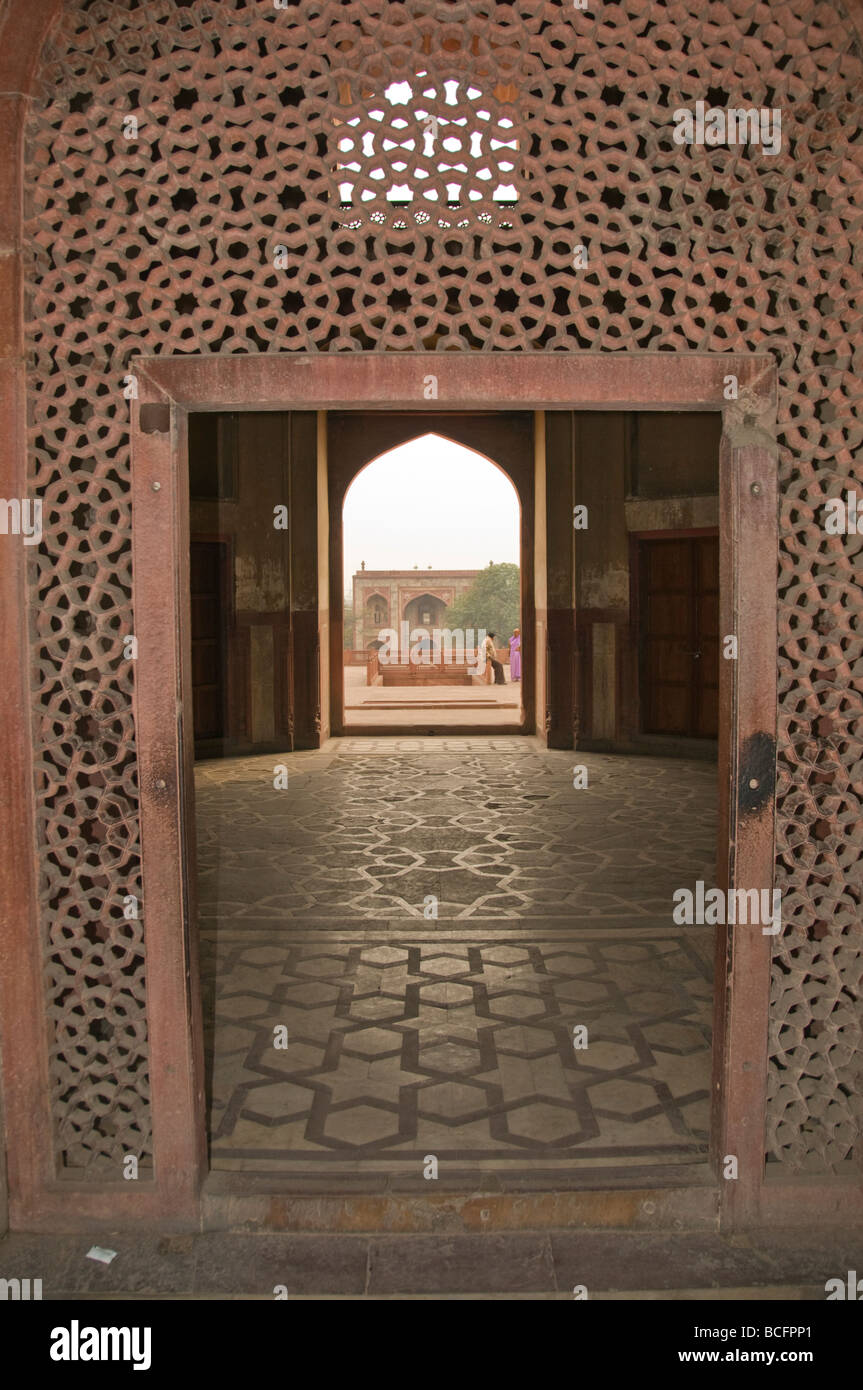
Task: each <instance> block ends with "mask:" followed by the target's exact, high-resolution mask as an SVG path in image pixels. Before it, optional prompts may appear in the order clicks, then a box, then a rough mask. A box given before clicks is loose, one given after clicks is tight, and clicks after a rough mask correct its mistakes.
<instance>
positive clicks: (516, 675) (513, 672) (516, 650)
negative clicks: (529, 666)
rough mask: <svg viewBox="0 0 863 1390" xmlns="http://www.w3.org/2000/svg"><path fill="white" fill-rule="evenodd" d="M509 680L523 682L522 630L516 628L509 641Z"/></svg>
mask: <svg viewBox="0 0 863 1390" xmlns="http://www.w3.org/2000/svg"><path fill="white" fill-rule="evenodd" d="M509 678H510V680H513V681H520V680H521V629H520V628H516V629H515V630H514V632H513V634H512V636H511V637H510V639H509Z"/></svg>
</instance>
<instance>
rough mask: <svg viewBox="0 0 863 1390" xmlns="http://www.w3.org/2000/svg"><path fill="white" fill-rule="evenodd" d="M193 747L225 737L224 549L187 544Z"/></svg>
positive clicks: (203, 543) (218, 543) (222, 544)
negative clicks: (194, 744) (203, 741)
mask: <svg viewBox="0 0 863 1390" xmlns="http://www.w3.org/2000/svg"><path fill="white" fill-rule="evenodd" d="M189 549H190V577H191V585H190V588H191V599H192V708H193V714H194V721H195V742H196V744H199V743H200V742H201V741H202V740H205V739H223V738H225V737H226V735H227V704H228V701H227V623H228V611H227V609H228V597H227V595H228V589H227V581H228V546H227V543H226V542H225V541H195V540H193V541H192V542H191V544H190V548H189Z"/></svg>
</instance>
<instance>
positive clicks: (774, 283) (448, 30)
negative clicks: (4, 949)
mask: <svg viewBox="0 0 863 1390" xmlns="http://www.w3.org/2000/svg"><path fill="white" fill-rule="evenodd" d="M853 33H854V31H853V29H852V28H851V26H850V24H849V22H848V18H847V15H845V14H844V13H843V11H842V9H841V7H839V6H838V5H831V4H829V3H827V4H814V3H812V2H811V0H787V3H785V4H782V5H765V4H763V3H755V0H725V3H719V2H718V0H717V2H716V3H712V2H711V0H698V3H692V4H682V3H679V2H678V0H667V3H662V0H651V3H650V4H646V3H644V0H625V2H624V3H622V4H597V5H594V6H592V7H591V9H590V10H589V11H583V10H579V9H577V8H576V7H575V6H574V5H573V4H571V3H568V0H560V3H540V0H530V3H519V4H513V5H506V4H496V5H489V4H486V3H483V2H482V0H481V2H480V3H477V0H471V3H452V4H449V3H440V2H439V0H409V3H405V4H384V3H382V0H343V3H337V0H315V3H311V0H299V3H296V4H291V5H289V6H288V8H286V9H279V8H276V6H275V5H274V4H273V3H272V2H271V0H186V3H180V0H147V3H142V2H141V0H110V2H109V0H77V3H69V4H68V6H67V8H66V10H65V12H64V13H63V15H62V17H61V19H60V21H59V22H58V23H57V25H56V26H55V28H54V30H53V32H52V34H51V36H50V39H49V43H48V46H47V48H46V51H45V53H44V55H43V61H42V65H41V69H40V90H39V93H38V95H37V99H36V101H35V102H34V104H33V107H32V112H31V118H30V121H29V124H28V128H27V133H26V190H25V196H26V199H27V225H26V235H27V240H28V253H27V254H28V267H27V315H28V319H29V329H28V333H29V337H28V400H29V410H30V421H31V466H32V484H33V486H35V487H36V488H37V489H38V491H39V492H40V493H41V494H42V495H43V497H44V499H45V518H44V520H45V539H44V542H43V544H42V546H41V548H40V550H39V552H38V557H37V559H36V560H34V562H33V574H32V635H33V710H34V715H33V717H34V733H35V738H36V742H37V745H38V753H37V758H38V765H37V767H38V783H37V795H38V807H39V836H40V852H41V911H42V923H43V926H42V930H43V933H44V947H45V961H46V967H45V968H46V978H47V986H48V990H49V996H50V1016H51V1020H52V1022H53V1025H54V1042H53V1050H52V1072H53V1083H54V1105H55V1115H56V1120H57V1145H58V1152H59V1153H60V1154H61V1155H62V1159H61V1161H62V1162H64V1163H65V1164H66V1165H67V1166H68V1167H72V1168H75V1169H85V1170H89V1171H91V1172H94V1173H96V1174H98V1173H99V1171H100V1169H101V1168H102V1167H103V1166H104V1164H105V1163H110V1164H111V1165H112V1166H113V1165H115V1164H116V1163H117V1162H118V1160H119V1156H120V1155H121V1154H122V1153H123V1152H134V1153H137V1154H139V1155H142V1156H144V1157H145V1158H146V1155H147V1154H148V1153H149V1152H150V1151H151V1150H150V1121H149V1104H148V1094H147V1040H146V1001H145V993H144V990H145V973H144V972H145V956H144V936H143V934H142V929H143V928H144V927H145V924H146V903H143V904H142V909H141V914H140V917H139V918H137V919H136V918H135V917H134V916H133V915H130V914H131V913H132V912H133V911H134V904H132V903H131V902H130V899H131V898H134V897H138V898H140V896H141V887H140V882H139V878H138V874H139V844H138V822H137V802H136V781H135V728H134V722H133V717H132V707H131V701H132V688H133V669H134V665H133V662H132V661H130V660H128V659H127V657H126V655H125V654H124V645H123V638H124V636H125V635H128V634H131V633H132V632H133V631H134V623H133V614H132V611H131V600H132V579H131V574H130V555H129V549H130V546H129V542H130V524H131V520H130V515H129V505H128V485H129V440H128V415H129V407H128V402H127V401H126V400H124V398H123V381H124V377H125V376H126V375H127V373H129V372H132V371H133V370H134V359H135V357H136V355H137V354H139V353H182V352H193V351H194V352H207V353H250V352H289V351H296V350H304V351H317V352H344V351H354V352H356V351H378V352H383V351H397V350H401V351H409V350H416V349H420V348H423V349H426V350H439V351H445V350H450V349H452V350H460V351H483V352H515V353H518V352H520V351H524V350H526V349H532V350H544V351H548V352H555V351H567V350H572V349H575V348H581V349H596V350H601V351H606V352H614V351H618V352H619V351H624V350H643V349H647V348H650V349H653V350H656V349H661V350H665V351H668V352H670V353H673V352H687V351H696V350H697V351H702V352H703V351H715V352H732V351H733V352H747V351H756V350H758V351H764V350H769V351H770V352H771V353H773V355H774V356H775V358H776V361H777V364H778V366H779V371H780V399H779V424H778V428H779V443H780V464H779V466H780V470H781V486H782V516H781V549H780V555H779V557H778V559H779V645H778V660H779V678H780V715H779V761H778V825H777V866H778V869H777V872H778V884H779V886H780V887H781V888H782V889H783V892H784V908H783V917H784V922H785V928H784V932H783V935H782V937H781V939H780V940H779V941H778V943H777V945H776V949H775V958H774V965H773V980H772V1002H771V1013H772V1022H771V1030H770V1039H769V1052H770V1060H771V1068H770V1095H769V1111H768V1134H767V1145H766V1147H767V1152H768V1154H769V1156H770V1158H771V1159H773V1160H777V1161H779V1162H780V1163H782V1164H785V1165H788V1166H789V1167H790V1168H792V1169H795V1170H807V1171H829V1170H830V1169H835V1168H837V1167H838V1166H840V1165H842V1164H843V1163H845V1162H847V1161H848V1160H849V1159H853V1158H854V1157H859V1150H858V1151H857V1152H856V1153H855V1147H854V1146H855V1143H857V1142H858V1141H857V1140H856V1135H857V1134H858V1132H859V1128H860V1123H859V1122H860V1114H861V1101H860V1099H859V1096H860V1085H859V1079H860V1078H859V1071H860V1057H861V1055H863V1040H861V1011H860V977H861V966H863V942H861V930H863V928H861V920H860V919H861V901H860V900H861V879H863V874H861V857H863V816H861V787H863V764H861V760H860V748H861V732H863V722H861V700H863V695H861V682H860V670H861V636H860V627H859V615H860V612H861V609H863V592H861V586H860V578H859V567H860V564H861V553H860V552H861V544H863V542H861V538H860V537H857V536H854V537H851V536H829V535H827V534H826V533H825V530H824V527H823V525H822V513H823V504H824V502H825V500H826V499H827V498H828V497H831V496H838V495H841V494H843V493H844V492H846V491H847V490H849V489H851V488H853V487H854V484H855V474H856V479H857V486H858V487H860V486H861V478H860V470H859V454H858V455H857V459H858V463H857V465H856V466H855V451H858V450H859V448H860V444H861V434H863V431H861V421H860V415H859V401H860V399H861V389H860V388H861V370H860V368H861V360H860V354H861V344H860V337H859V331H858V333H857V339H856V343H855V341H854V337H853V330H854V328H855V326H856V327H857V328H858V329H859V317H858V315H859V312H860V303H861V293H860V291H861V271H860V267H859V261H858V264H857V265H856V267H855V265H854V263H853V256H852V243H853V237H854V235H855V233H856V234H857V235H858V236H859V231H860V193H861V185H863V169H861V161H863V142H861V141H860V139H859V134H860V132H859V124H860V111H859V106H858V105H857V104H856V103H857V94H858V93H859V91H860V90H861V87H863V62H861V55H860V52H859V50H858V49H857V48H856V47H855V40H854V37H853ZM393 83H399V84H401V86H400V93H401V98H402V99H401V100H400V101H399V103H398V104H395V103H394V102H393V101H392V100H390V98H389V97H388V96H386V95H385V94H386V93H387V92H388V91H389V89H390V86H391V84H393ZM447 84H449V85H447ZM700 100H704V101H706V102H707V103H708V104H711V103H712V104H715V105H718V106H725V105H737V106H746V107H749V106H755V107H761V106H764V107H769V108H780V109H781V112H782V119H783V148H782V152H781V153H780V154H778V155H772V156H771V155H768V154H766V153H764V151H763V150H762V148H761V147H760V146H757V145H754V146H753V145H750V146H731V147H727V146H717V147H709V146H694V145H693V146H680V145H677V144H676V143H675V142H674V141H673V139H672V131H673V128H674V125H673V119H672V113H673V112H674V110H675V108H677V107H681V106H685V107H688V108H690V109H692V108H693V107H694V103H695V102H696V101H700ZM375 113H377V114H375ZM130 116H132V117H135V118H136V120H137V130H135V127H134V124H133V123H131V122H129V121H127V120H125V118H127V117H130ZM432 118H436V119H437V121H438V124H437V126H435V125H434V124H432ZM414 130H415V131H416V139H415V140H414V139H413V135H412V132H413V131H414ZM459 132H461V136H460V135H459ZM468 135H469V136H470V140H468V138H467V137H468ZM127 136H131V137H132V138H127ZM447 138H450V140H451V141H453V142H454V141H458V140H460V141H461V147H460V148H458V147H456V146H455V145H454V144H453V146H452V147H451V148H447V146H446V139H447ZM351 139H353V140H354V142H355V143H354V145H353V146H352V147H351V148H348V146H347V143H346V142H347V141H348V140H351ZM855 140H856V144H855V143H854V142H855ZM363 141H365V144H363ZM352 163H353V164H354V165H355V166H356V167H354V168H353V169H351V168H350V167H349V166H350V165H351V164H352ZM348 184H350V185H351V187H352V189H353V192H352V193H351V194H350V196H351V197H352V198H353V200H354V203H353V205H352V206H349V207H344V206H341V205H340V189H343V187H344V186H345V185H348ZM390 190H395V191H394V193H393V196H392V197H388V196H387V194H388V192H389V191H390ZM429 190H431V191H432V192H433V193H436V194H437V196H436V197H428V196H426V195H427V194H428V192H429ZM364 195H370V196H364ZM459 199H462V200H463V201H462V202H461V203H459V202H458V200H459ZM453 203H455V204H457V205H456V206H450V204H453ZM577 246H582V247H584V248H585V252H586V264H585V263H584V255H583V254H582V255H581V256H580V257H578V258H577V259H578V260H579V261H580V264H579V266H578V268H576V267H575V266H574V263H573V262H574V251H575V248H576V247H577ZM278 248H283V249H282V251H281V252H280V251H279V249H278ZM277 257H281V259H280V261H279V266H278V268H277V266H276V258H277ZM855 566H857V570H858V572H857V574H856V575H855Z"/></svg>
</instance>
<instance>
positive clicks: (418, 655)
mask: <svg viewBox="0 0 863 1390" xmlns="http://www.w3.org/2000/svg"><path fill="white" fill-rule="evenodd" d="M534 447H535V438H534V422H533V419H532V417H531V416H530V415H527V414H518V415H512V416H503V415H494V416H485V415H475V416H468V415H456V416H451V417H450V416H441V415H440V414H436V415H434V416H432V415H431V414H428V415H425V414H415V415H404V414H393V415H388V414H387V415H384V414H381V413H377V414H376V415H374V416H367V415H360V414H356V415H353V414H337V415H331V416H330V417H329V418H328V435H327V462H328V477H329V525H330V602H331V608H330V637H331V645H330V673H331V674H330V679H331V691H330V701H331V704H330V709H331V731H332V733H333V734H334V735H338V734H342V733H346V732H347V733H362V732H365V731H368V732H372V731H373V732H375V733H381V732H387V731H390V732H404V731H410V730H411V729H414V730H417V731H422V732H438V731H440V732H455V731H459V730H461V731H467V732H470V731H476V732H481V731H487V732H492V731H494V732H499V733H532V732H534V731H535V728H536V720H535V709H536V690H535V679H534V672H535V655H534V654H535V651H536V642H535V632H534V629H535V614H536V610H535V599H534V553H533V552H534V527H533V518H534V492H533V487H534ZM486 569H489V570H490V571H492V573H491V574H489V575H486V574H485V573H484V571H485V570H486ZM499 590H500V602H498V601H497V599H498V591H499ZM488 593H491V594H493V595H494V601H493V602H490V601H489V600H488V599H486V598H484V597H483V595H484V594H488ZM450 614H452V615H453V619H454V621H453V622H452V623H450V622H449V621H448V615H450ZM462 619H464V621H462ZM516 628H518V629H520V634H521V652H520V655H521V663H520V666H521V669H520V670H516V673H515V675H516V678H515V679H513V672H512V670H511V669H507V668H508V663H509V642H510V638H511V637H512V636H513V632H514V631H515V629H516ZM504 629H506V630H504ZM491 631H495V638H494V641H495V647H496V659H497V660H498V661H499V664H500V665H501V667H503V670H502V672H501V673H499V676H498V679H500V675H502V677H503V681H504V684H491V683H490V681H491V675H492V673H491V669H490V668H488V669H487V667H486V664H485V659H484V656H483V655H482V654H481V647H482V643H483V639H484V637H485V635H486V633H488V632H491ZM373 643H376V644H377V657H378V661H371V662H370V661H369V660H368V656H367V654H368V653H369V651H370V650H371V648H372V644H373ZM387 665H389V667H390V669H387ZM394 667H398V668H399V669H398V670H396V669H392V668H394ZM342 671H344V677H342ZM414 687H422V689H419V688H414ZM385 712H388V714H386V715H385Z"/></svg>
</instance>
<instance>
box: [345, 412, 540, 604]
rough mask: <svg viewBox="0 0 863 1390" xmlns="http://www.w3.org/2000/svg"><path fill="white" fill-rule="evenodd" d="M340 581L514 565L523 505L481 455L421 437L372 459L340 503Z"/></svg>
mask: <svg viewBox="0 0 863 1390" xmlns="http://www.w3.org/2000/svg"><path fill="white" fill-rule="evenodd" d="M343 522H344V566H345V567H344V576H345V587H346V588H347V589H349V588H350V584H351V577H352V575H353V574H354V573H355V571H356V570H358V569H359V568H360V564H361V562H362V561H365V564H366V568H367V569H370V570H373V569H375V570H393V569H413V567H414V565H417V566H418V567H419V569H420V570H424V569H428V568H429V567H431V568H432V569H438V570H446V569H450V570H452V569H483V568H485V566H486V565H488V564H489V562H490V561H493V562H494V563H495V564H501V563H503V562H509V563H511V564H516V565H517V564H518V563H519V558H520V557H519V532H520V508H519V503H518V496H517V494H516V491H515V488H514V486H513V484H512V483H511V482H510V480H509V478H508V477H507V476H506V474H505V473H504V472H503V471H502V470H501V469H500V468H498V467H497V466H496V465H495V464H494V463H491V462H489V460H488V459H487V458H484V457H483V456H482V454H478V453H476V452H475V451H474V450H473V449H468V448H466V447H465V446H464V445H462V444H456V443H454V442H453V441H452V440H449V439H444V438H442V437H441V436H440V435H436V434H425V435H422V436H421V437H420V438H418V439H412V440H410V441H409V442H408V443H407V444H400V445H399V446H398V447H397V448H395V449H390V450H388V452H387V453H385V454H381V455H379V457H378V458H376V459H373V460H372V462H371V463H369V464H368V465H367V466H366V467H365V468H364V469H363V470H362V472H361V473H358V474H357V476H356V478H355V479H354V480H353V482H352V483H351V485H350V487H349V489H348V492H347V495H346V497H345V503H344V514H343Z"/></svg>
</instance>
